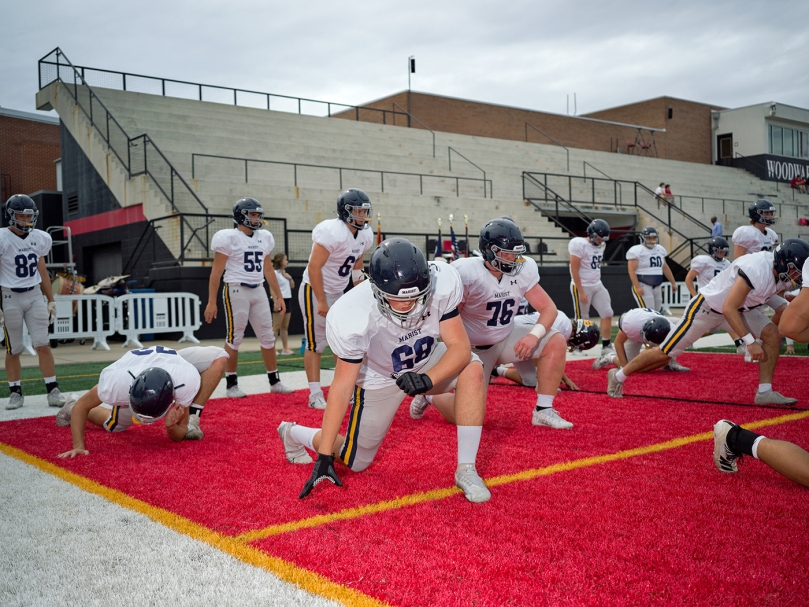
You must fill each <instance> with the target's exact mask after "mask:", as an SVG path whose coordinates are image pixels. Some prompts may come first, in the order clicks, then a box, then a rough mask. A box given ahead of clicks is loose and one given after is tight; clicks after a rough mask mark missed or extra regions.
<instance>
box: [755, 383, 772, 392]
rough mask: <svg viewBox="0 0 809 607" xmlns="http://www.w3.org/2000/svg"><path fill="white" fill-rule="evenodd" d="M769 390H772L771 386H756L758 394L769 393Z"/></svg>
mask: <svg viewBox="0 0 809 607" xmlns="http://www.w3.org/2000/svg"><path fill="white" fill-rule="evenodd" d="M770 390H772V384H759V385H758V391H759V393H761V392H769V391H770Z"/></svg>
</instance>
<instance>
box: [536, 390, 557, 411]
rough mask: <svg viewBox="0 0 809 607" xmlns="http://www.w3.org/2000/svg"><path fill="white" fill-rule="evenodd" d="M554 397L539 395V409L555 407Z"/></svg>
mask: <svg viewBox="0 0 809 607" xmlns="http://www.w3.org/2000/svg"><path fill="white" fill-rule="evenodd" d="M554 396H555V395H553V396H548V395H547V394H537V409H550V408H551V407H553V399H554Z"/></svg>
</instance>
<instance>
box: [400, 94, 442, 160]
mask: <svg viewBox="0 0 809 607" xmlns="http://www.w3.org/2000/svg"><path fill="white" fill-rule="evenodd" d="M392 103H393V106H392V107H394V108H397V107H398V108H399V109H400V110H402V111H403V112H404V113H405V114H407V115H408V116H409V117H410V118H411V119H412V120H415V121H416V122H418V123H419V124H420V125H421V126H422V127H424V129H425V130H427V131H430V133H432V135H433V158H435V131H433V130H432V129H431V128H430V127H428V126H427V125H426V124H424V123H423V122H422V121H421V120H419V119H418V118H416V117H415V116H414V115H413V114H411V113H410V112H408V111H407V110H406V109H404V108H403V107H402V106H401V105H399V104H398V103H396V102H395V101H394V102H392ZM394 111H395V110H394Z"/></svg>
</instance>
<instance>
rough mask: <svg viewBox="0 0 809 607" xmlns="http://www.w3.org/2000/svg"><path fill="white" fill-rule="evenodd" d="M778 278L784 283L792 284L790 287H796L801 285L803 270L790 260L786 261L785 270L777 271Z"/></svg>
mask: <svg viewBox="0 0 809 607" xmlns="http://www.w3.org/2000/svg"><path fill="white" fill-rule="evenodd" d="M778 280H780V281H781V282H782V283H784V284H787V285H792V286H791V287H790V288H792V289H797V288H799V287H801V286H803V270H802V268H799V267H797V266H796V265H795V264H794V263H792V262H791V261H790V262H787V269H786V272H779V273H778Z"/></svg>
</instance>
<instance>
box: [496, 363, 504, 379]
mask: <svg viewBox="0 0 809 607" xmlns="http://www.w3.org/2000/svg"><path fill="white" fill-rule="evenodd" d="M494 371H495V373H497V377H504V376H505V374H506V367H505V366H504V365H499V366H498V367H497V368H496V369H495V370H494Z"/></svg>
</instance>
